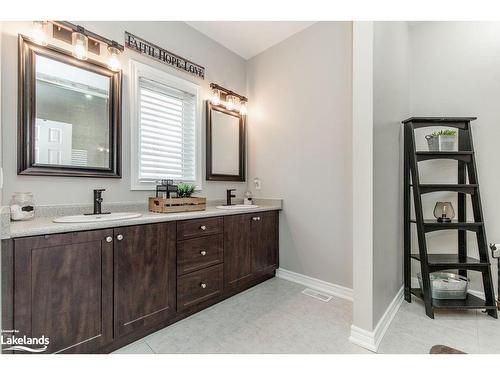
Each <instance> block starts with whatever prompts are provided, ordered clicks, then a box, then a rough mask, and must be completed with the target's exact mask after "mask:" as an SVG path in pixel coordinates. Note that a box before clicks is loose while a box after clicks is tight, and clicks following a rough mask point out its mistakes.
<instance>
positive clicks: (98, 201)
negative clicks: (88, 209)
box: [92, 189, 111, 215]
mask: <svg viewBox="0 0 500 375" xmlns="http://www.w3.org/2000/svg"><path fill="white" fill-rule="evenodd" d="M103 191H106V189H94V213H93V214H92V215H103V214H109V213H111V212H102V201H103V199H102V192H103Z"/></svg>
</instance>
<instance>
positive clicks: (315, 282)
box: [276, 268, 353, 301]
mask: <svg viewBox="0 0 500 375" xmlns="http://www.w3.org/2000/svg"><path fill="white" fill-rule="evenodd" d="M276 277H279V278H280V279H283V280H288V281H292V282H294V283H297V284H302V285H304V286H307V287H309V288H312V289H315V290H318V291H320V292H324V293H328V294H331V295H332V296H336V297H340V298H344V299H347V300H349V301H352V296H353V292H352V289H351V288H346V287H345V286H341V285H337V284H332V283H329V282H326V281H323V280H320V279H315V278H314V277H310V276H306V275H302V274H300V273H297V272H292V271H288V270H285V269H283V268H278V269H277V270H276Z"/></svg>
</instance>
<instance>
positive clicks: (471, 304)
mask: <svg viewBox="0 0 500 375" xmlns="http://www.w3.org/2000/svg"><path fill="white" fill-rule="evenodd" d="M411 294H413V295H414V296H416V297H418V298H421V299H423V294H422V290H421V289H420V288H412V289H411ZM432 307H433V308H434V309H485V310H495V309H496V308H497V306H496V305H495V304H494V303H493V304H487V303H486V302H485V300H483V299H482V298H479V297H476V296H475V295H473V294H470V293H467V298H465V299H435V298H433V299H432Z"/></svg>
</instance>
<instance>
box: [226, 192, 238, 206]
mask: <svg viewBox="0 0 500 375" xmlns="http://www.w3.org/2000/svg"><path fill="white" fill-rule="evenodd" d="M233 191H236V189H227V190H226V197H227V198H226V206H232V205H233V204H232V203H231V198H236V195H234V194H233Z"/></svg>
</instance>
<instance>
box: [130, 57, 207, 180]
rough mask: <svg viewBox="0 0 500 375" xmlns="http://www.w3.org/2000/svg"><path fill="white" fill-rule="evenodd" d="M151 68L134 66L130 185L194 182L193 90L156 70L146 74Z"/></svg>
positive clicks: (195, 131)
mask: <svg viewBox="0 0 500 375" xmlns="http://www.w3.org/2000/svg"><path fill="white" fill-rule="evenodd" d="M141 65H142V64H141ZM151 69H153V68H151V67H148V68H147V69H145V71H141V70H140V69H138V70H137V71H136V73H137V75H136V77H135V78H136V81H135V85H134V86H135V90H136V93H135V102H136V106H137V108H136V116H135V117H136V119H137V129H136V131H135V132H133V134H132V136H133V137H134V136H135V137H136V138H137V140H136V148H137V150H136V155H137V160H136V163H135V171H134V168H133V172H135V176H133V180H134V181H133V186H132V187H133V188H134V185H135V188H136V189H140V188H141V187H152V186H154V185H155V184H156V182H157V181H158V180H162V179H172V180H175V181H185V182H191V183H195V184H197V185H198V183H199V182H200V181H199V180H200V178H199V171H198V166H199V158H200V155H199V152H198V147H197V144H198V142H199V140H198V139H197V138H198V133H199V132H198V129H197V126H198V122H199V121H198V118H197V117H198V113H197V112H198V111H197V108H198V95H197V90H196V89H193V88H192V87H191V86H190V85H192V84H191V83H190V82H187V81H186V83H187V85H183V84H182V83H183V82H179V80H180V78H178V77H172V76H170V75H169V74H167V73H165V72H162V71H158V70H156V69H155V72H154V74H148V72H150V70H151ZM143 70H144V69H143ZM150 73H151V72H150ZM158 74H161V75H165V76H164V77H161V76H160V77H159V76H158ZM158 78H160V79H158Z"/></svg>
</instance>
